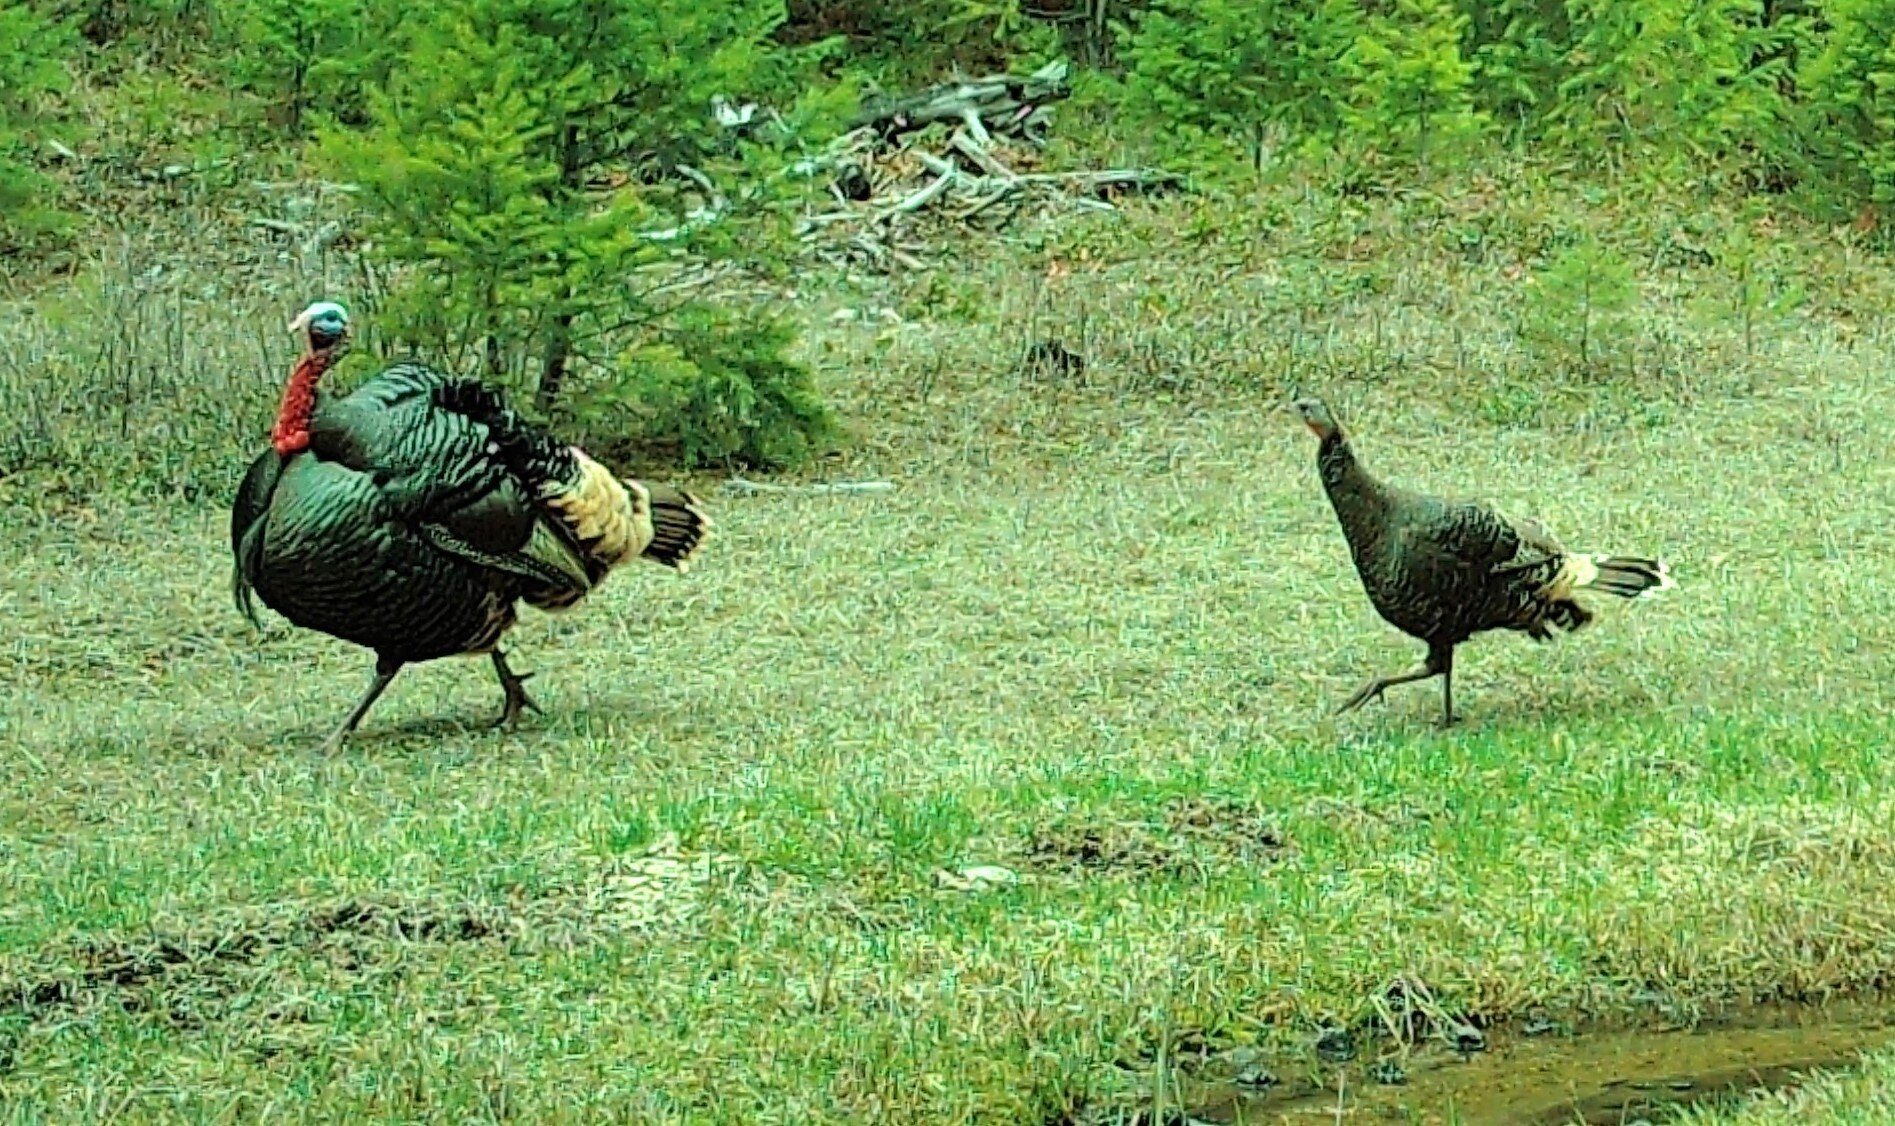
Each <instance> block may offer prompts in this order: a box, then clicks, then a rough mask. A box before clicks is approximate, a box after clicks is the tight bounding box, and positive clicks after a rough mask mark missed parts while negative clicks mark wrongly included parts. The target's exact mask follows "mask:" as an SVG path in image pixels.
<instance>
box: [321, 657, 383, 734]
mask: <svg viewBox="0 0 1895 1126" xmlns="http://www.w3.org/2000/svg"><path fill="white" fill-rule="evenodd" d="M400 671H401V662H399V661H392V662H391V661H381V660H378V661H376V662H375V675H374V677H373V678H372V679H370V680H369V683H368V689H367V690H366V691H364V692H363V693H362V698H361V699H359V700H357V701H356V702H355V708H354V710H353V711H351V712H349V718H347V719H345V720H343V721H342V726H341V727H338V728H336V729H335V733H334V734H332V735H330V736H329V738H327V739H324V740H323V741H322V753H323V754H325V755H333V754H335V753H336V752H337V751H339V750H341V749H342V744H343V742H344V741H345V740H347V739H348V737H349V733H350V732H351V731H354V730H355V726H356V724H358V723H361V722H362V717H363V716H365V715H367V714H368V710H369V709H370V708H372V707H374V706H375V701H376V700H379V699H381V696H382V693H383V692H385V691H387V689H388V684H389V682H390V681H392V680H394V679H395V674H396V673H398V672H400Z"/></svg>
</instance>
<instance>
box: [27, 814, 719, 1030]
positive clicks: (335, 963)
mask: <svg viewBox="0 0 1895 1126" xmlns="http://www.w3.org/2000/svg"><path fill="white" fill-rule="evenodd" d="M718 859H720V858H716V857H710V856H698V857H687V856H685V855H683V854H682V853H681V852H680V850H679V848H678V840H677V838H676V836H675V835H670V836H666V837H665V838H662V839H660V840H659V841H658V842H656V843H655V844H654V845H652V846H651V847H650V848H649V849H647V850H646V851H645V852H644V853H643V854H640V855H636V856H631V857H626V858H621V859H617V860H615V861H612V862H610V863H609V864H608V865H607V866H606V867H605V870H604V871H601V872H599V873H597V875H596V876H595V877H594V878H591V879H588V880H585V881H584V882H582V883H579V884H575V885H570V886H564V887H554V888H549V889H542V890H540V891H538V892H536V893H534V894H530V895H529V894H520V895H516V896H514V897H512V898H511V899H509V900H507V901H505V902H498V903H451V902H442V901H437V900H426V899H419V898H413V899H402V898H397V897H387V898H377V899H370V898H351V899H345V900H338V901H332V902H326V903H314V904H278V905H273V906H271V907H268V908H263V909H252V910H245V911H242V912H233V913H230V914H228V915H224V916H220V917H217V918H214V919H208V920H204V921H201V922H198V923H195V924H189V925H184V926H181V927H180V928H179V929H178V930H177V931H175V932H172V933H156V934H151V935H146V936H140V937H138V938H135V939H133V938H124V937H119V936H110V935H108V936H102V937H87V938H81V939H78V940H75V941H73V942H72V943H70V944H68V945H66V946H64V947H62V948H59V949H53V950H47V951H42V952H41V954H40V955H39V956H38V957H36V958H34V959H33V960H32V961H33V965H31V966H28V967H21V968H19V969H17V970H12V971H11V972H6V973H4V974H0V1018H5V1017H8V1016H24V1017H25V1018H26V1019H27V1020H28V1021H29V1022H36V1021H42V1020H47V1019H51V1018H52V1017H54V1016H55V1015H56V1014H58V1013H61V1012H65V1011H71V1010H75V1009H85V1008H89V1007H92V1006H94V1005H98V1004H101V1003H105V1004H116V1005H118V1006H119V1007H121V1008H124V1009H126V1010H128V1011H133V1012H157V1013H159V1014H161V1015H164V1016H166V1017H167V1018H168V1019H170V1020H171V1022H172V1023H173V1024H177V1025H181V1026H190V1025H196V1024H201V1023H203V1022H204V1019H205V1017H206V1014H207V1013H209V1012H212V1011H214V1009H215V1007H216V1002H218V1001H219V1000H220V999H222V998H224V997H227V996H229V995H231V994H233V993H237V992H250V991H252V990H253V989H254V988H255V987H256V986H257V985H258V984H259V982H258V981H256V980H254V979H256V978H258V977H259V976H263V977H267V976H268V973H269V971H268V966H269V965H270V964H271V963H274V962H277V961H280V960H281V959H282V958H284V957H285V956H288V957H292V958H296V959H303V960H311V959H313V960H318V961H322V962H324V963H326V964H328V965H329V966H331V967H332V968H334V969H336V970H338V971H340V972H342V973H345V974H346V973H359V972H364V971H366V970H368V969H369V968H370V967H372V966H375V965H377V964H381V963H386V962H391V961H398V960H399V958H400V957H401V955H402V952H403V950H404V949H411V948H413V947H415V946H417V945H438V944H445V943H470V942H492V943H498V944H502V945H504V946H505V947H506V948H508V949H526V950H530V949H534V948H542V949H543V948H546V947H549V946H552V947H571V946H575V945H578V944H581V943H584V942H587V941H595V940H598V939H600V938H603V937H606V936H609V935H620V934H625V933H628V932H651V933H671V932H672V930H673V928H675V927H677V926H680V925H682V924H683V923H685V922H686V921H687V919H688V918H689V916H690V915H691V913H692V911H693V909H694V908H695V906H696V904H697V902H698V898H699V896H700V894H701V893H702V891H703V889H704V887H705V885H706V884H707V883H708V882H709V879H710V875H711V872H712V869H713V865H714V862H715V861H716V860H718Z"/></svg>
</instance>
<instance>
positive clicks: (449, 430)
mask: <svg viewBox="0 0 1895 1126" xmlns="http://www.w3.org/2000/svg"><path fill="white" fill-rule="evenodd" d="M290 331H291V333H298V332H301V333H304V334H305V335H306V349H305V351H304V353H303V355H302V357H301V358H300V359H299V360H298V361H297V364H296V367H295V370H294V371H293V372H292V373H291V375H290V378H289V382H288V384H287V385H286V386H285V387H284V389H283V402H282V408H281V410H280V411H279V412H278V414H277V419H276V426H275V428H274V429H273V430H272V432H271V436H270V440H271V446H272V448H271V449H268V450H265V451H264V452H263V453H262V454H261V455H260V456H258V458H257V459H256V460H255V461H254V462H252V463H251V465H250V470H249V472H248V473H246V474H245V475H244V479H243V484H242V485H241V486H240V487H239V489H238V491H237V497H236V501H235V503H234V504H233V505H232V509H231V519H230V547H231V553H232V555H233V557H234V559H235V565H234V568H233V573H232V576H231V587H232V593H233V595H234V597H235V598H236V602H237V608H238V609H239V610H240V611H242V612H243V614H244V615H245V616H246V617H248V618H249V619H250V621H251V622H252V623H253V624H255V623H256V621H257V616H256V611H255V609H254V607H253V606H252V605H251V599H250V595H251V591H253V590H254V591H255V592H256V593H257V594H258V595H260V596H261V597H262V599H263V602H264V604H265V605H267V606H269V607H270V608H271V609H273V610H275V611H276V612H278V613H279V614H282V615H283V616H284V617H285V618H288V619H289V620H290V621H291V622H293V623H294V624H296V625H298V626H302V627H304V628H307V629H314V630H320V631H321V632H323V633H326V634H329V635H330V636H332V637H339V638H341V639H343V640H345V641H352V642H354V643H355V644H357V645H361V646H364V647H366V648H368V649H371V650H373V651H374V653H375V674H374V677H373V679H372V680H371V681H370V682H369V686H368V689H367V690H366V691H365V692H364V693H363V694H362V697H361V699H360V700H359V701H358V702H357V703H356V705H355V708H354V710H352V711H351V712H350V713H349V715H348V718H347V719H345V720H344V721H343V722H342V725H341V727H339V728H337V730H336V732H335V733H334V734H333V735H331V736H330V737H329V739H328V741H327V742H325V743H324V749H325V750H331V751H333V750H335V749H336V748H337V747H339V746H340V745H341V742H342V740H343V739H344V737H346V736H347V735H348V733H349V732H351V731H353V730H354V729H355V726H356V724H358V723H360V722H361V720H362V717H363V716H364V715H366V714H367V713H368V710H369V708H370V707H371V706H373V704H374V703H375V700H376V698H377V697H379V696H380V695H381V694H382V692H383V690H385V689H386V688H387V687H388V684H389V682H390V681H392V680H393V679H394V678H395V674H396V673H397V672H398V671H400V669H401V667H402V666H403V665H406V664H411V663H414V662H417V661H429V660H434V659H436V658H439V657H449V656H456V655H460V654H480V653H485V654H488V655H489V656H490V657H491V659H492V661H493V667H494V672H495V673H496V674H498V676H499V678H500V686H501V689H502V690H503V691H504V692H505V693H506V707H505V709H504V711H503V712H502V713H501V716H500V722H501V723H502V724H505V723H508V722H511V721H512V720H514V719H516V718H517V717H518V716H519V714H520V712H521V710H522V709H524V708H535V709H536V710H537V708H536V705H535V704H534V703H533V701H532V700H531V699H530V698H528V696H527V694H526V690H525V687H524V683H525V681H526V679H527V676H519V675H515V674H514V672H513V670H512V669H511V668H509V667H508V665H507V659H506V655H505V654H504V653H503V652H502V650H501V649H500V639H501V637H502V636H503V635H504V634H505V633H506V632H507V630H508V629H509V628H511V627H512V625H513V623H514V620H515V603H516V602H518V601H522V600H523V601H525V602H527V603H528V604H529V605H533V606H537V607H539V608H541V609H546V610H558V609H564V608H567V607H570V606H572V605H574V604H575V603H577V602H578V601H579V600H580V599H581V598H583V597H585V595H586V594H587V593H588V592H590V591H591V590H592V589H593V588H594V587H596V586H598V584H599V583H600V582H601V581H602V580H603V579H604V578H605V576H606V574H607V572H609V571H610V570H611V569H612V568H614V567H616V566H618V565H619V564H620V563H623V562H625V561H627V560H629V559H632V558H634V557H643V558H646V559H650V560H652V561H653V562H656V563H660V564H663V565H664V566H667V567H672V568H674V569H676V570H677V571H679V572H680V573H682V572H683V571H685V570H686V568H687V566H688V564H689V561H690V559H691V557H692V556H693V555H694V554H695V553H696V552H697V550H698V548H699V547H701V546H702V545H703V543H704V540H705V538H706V537H707V536H708V535H709V533H710V529H711V520H710V517H709V516H708V515H706V514H705V512H704V511H703V509H702V508H700V507H699V505H698V502H697V500H696V498H694V497H692V496H691V495H690V494H689V493H686V492H684V491H682V490H680V489H674V488H671V487H670V486H667V485H658V484H650V483H646V482H640V481H633V480H625V481H620V480H618V479H616V478H614V477H613V476H612V474H611V473H609V472H608V471H606V469H605V468H604V467H603V466H601V465H600V464H599V463H598V462H596V461H594V460H592V459H591V458H590V457H587V456H586V455H585V453H583V452H582V451H580V450H579V449H577V448H576V447H572V446H563V445H560V444H559V443H557V442H555V441H553V440H552V439H551V438H550V437H548V436H546V435H545V434H544V433H542V432H541V431H540V430H538V429H537V428H535V427H533V426H532V425H530V424H529V423H527V422H526V421H525V420H524V419H522V418H520V417H519V416H518V415H516V414H515V413H514V412H513V411H512V410H510V409H509V408H508V406H507V404H506V402H505V401H504V400H503V399H502V398H501V397H500V396H499V395H497V394H496V393H494V392H493V391H491V390H489V389H487V388H486V387H483V386H482V385H481V384H479V383H478V382H475V381H473V380H463V379H453V378H449V377H448V376H445V375H442V374H441V373H439V372H436V371H433V370H431V369H429V368H427V367H424V366H422V365H420V364H415V363H400V364H396V365H394V366H393V367H390V368H388V369H386V370H385V371H383V372H382V373H381V374H379V375H376V376H373V377H371V378H370V379H369V380H367V381H366V382H364V383H363V384H362V385H361V386H360V387H358V388H357V389H356V390H355V391H354V392H352V393H351V394H349V395H347V396H345V397H343V398H340V399H328V398H326V397H322V396H319V395H318V393H317V385H318V384H319V383H320V381H321V380H322V377H323V374H324V372H326V371H328V370H329V368H330V367H331V366H332V365H333V364H334V363H335V362H336V360H337V359H339V358H340V357H341V356H342V354H343V353H344V352H345V351H346V350H347V348H348V340H349V320H348V314H347V312H345V311H344V309H343V308H342V306H340V305H338V304H336V303H334V302H329V301H322V302H317V303H316V304H314V305H311V306H310V307H309V308H307V309H305V310H303V312H302V314H301V315H299V316H298V317H297V318H296V319H295V320H294V321H293V322H292V323H291V324H290ZM527 675H528V676H530V675H531V674H527Z"/></svg>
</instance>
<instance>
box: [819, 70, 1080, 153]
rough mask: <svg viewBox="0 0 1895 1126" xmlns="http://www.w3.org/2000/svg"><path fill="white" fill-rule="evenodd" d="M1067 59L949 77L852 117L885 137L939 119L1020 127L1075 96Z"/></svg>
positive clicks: (855, 123) (854, 124)
mask: <svg viewBox="0 0 1895 1126" xmlns="http://www.w3.org/2000/svg"><path fill="white" fill-rule="evenodd" d="M1066 74H1067V66H1066V63H1065V62H1064V61H1063V60H1061V61H1055V62H1052V63H1048V64H1047V65H1046V66H1043V67H1041V68H1040V69H1039V70H1036V71H1034V72H1033V73H1032V74H1028V75H1017V74H995V75H989V76H988V77H986V78H974V79H969V80H967V81H963V82H947V83H943V84H941V85H939V86H931V87H929V88H928V89H926V90H922V91H919V92H917V93H914V94H908V95H905V96H901V97H893V98H877V99H871V100H870V101H869V102H868V103H867V104H866V105H864V106H863V107H862V110H861V112H860V113H858V114H856V116H855V120H854V121H852V122H851V123H850V125H851V127H852V128H860V127H863V126H872V127H874V128H875V130H876V132H878V133H880V134H881V135H882V136H884V137H894V136H898V135H900V134H902V133H907V132H911V131H913V130H915V129H919V128H921V127H922V126H924V125H928V124H931V123H933V122H936V121H958V122H961V123H963V124H966V123H968V122H969V121H970V119H971V121H972V122H973V123H974V124H973V125H972V126H970V129H972V128H978V129H980V130H981V132H983V133H984V132H986V131H987V130H1007V131H1017V130H1018V129H1019V127H1020V126H1021V125H1022V124H1023V123H1024V122H1025V121H1026V120H1027V119H1028V118H1030V117H1031V116H1032V115H1033V113H1034V112H1035V111H1037V110H1038V109H1040V108H1041V107H1043V106H1045V105H1046V104H1047V103H1048V102H1056V101H1059V100H1061V99H1063V98H1067V97H1070V96H1071V94H1072V86H1071V85H1070V84H1068V83H1067V81H1066Z"/></svg>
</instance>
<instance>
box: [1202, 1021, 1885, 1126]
mask: <svg viewBox="0 0 1895 1126" xmlns="http://www.w3.org/2000/svg"><path fill="white" fill-rule="evenodd" d="M1487 1041H1488V1047H1487V1049H1486V1050H1485V1051H1482V1052H1479V1053H1477V1054H1474V1055H1470V1056H1461V1055H1458V1054H1456V1053H1454V1052H1453V1051H1451V1050H1449V1049H1448V1048H1446V1047H1445V1046H1442V1045H1439V1044H1436V1045H1432V1046H1429V1047H1426V1048H1422V1049H1418V1050H1416V1051H1414V1052H1412V1053H1410V1055H1409V1056H1408V1057H1407V1058H1406V1059H1405V1060H1402V1059H1391V1060H1377V1059H1374V1058H1370V1057H1368V1056H1366V1055H1365V1057H1364V1058H1360V1059H1357V1060H1356V1061H1354V1062H1352V1063H1350V1064H1348V1065H1346V1066H1343V1067H1340V1068H1335V1069H1326V1074H1327V1075H1328V1076H1329V1079H1328V1083H1327V1089H1318V1088H1316V1087H1315V1086H1314V1085H1313V1084H1307V1083H1306V1084H1300V1085H1292V1084H1290V1083H1287V1082H1286V1083H1284V1084H1282V1085H1280V1086H1274V1087H1270V1088H1267V1089H1264V1090H1255V1089H1254V1088H1242V1087H1239V1086H1237V1085H1236V1084H1234V1083H1230V1082H1225V1083H1222V1084H1216V1083H1204V1082H1196V1083H1193V1082H1190V1081H1187V1082H1186V1083H1185V1084H1184V1085H1183V1088H1182V1090H1181V1091H1180V1094H1182V1095H1183V1096H1185V1102H1186V1105H1187V1106H1190V1107H1191V1108H1192V1109H1191V1110H1190V1111H1189V1112H1188V1113H1189V1117H1190V1118H1191V1119H1195V1120H1197V1121H1200V1122H1214V1123H1245V1124H1248V1126H1266V1124H1268V1126H1276V1124H1279V1123H1312V1122H1316V1121H1319V1120H1328V1121H1338V1120H1341V1121H1348V1122H1382V1121H1386V1122H1404V1123H1455V1124H1456V1126H1503V1124H1505V1126H1516V1124H1517V1126H1570V1124H1573V1123H1586V1124H1587V1126H1606V1124H1608V1123H1610V1124H1612V1126H1621V1124H1624V1123H1631V1122H1637V1121H1639V1120H1641V1119H1650V1120H1653V1121H1664V1120H1665V1119H1666V1118H1667V1117H1668V1115H1667V1111H1668V1110H1670V1109H1672V1108H1678V1107H1683V1106H1687V1105H1690V1104H1693V1103H1703V1102H1710V1101H1714V1100H1717V1099H1723V1098H1729V1097H1731V1096H1733V1095H1738V1094H1742V1093H1743V1092H1745V1091H1754V1090H1759V1089H1771V1090H1775V1089H1780V1088H1784V1087H1790V1086H1794V1085H1795V1084H1796V1083H1797V1082H1798V1081H1799V1079H1800V1077H1801V1076H1803V1075H1805V1074H1807V1073H1809V1072H1812V1071H1818V1070H1830V1069H1835V1068H1843V1067H1848V1066H1851V1065H1852V1064H1854V1063H1855V1062H1856V1059H1857V1057H1858V1055H1859V1054H1860V1053H1862V1052H1863V1051H1865V1050H1867V1049H1871V1048H1875V1047H1879V1046H1881V1045H1884V1044H1889V1043H1892V1042H1895V1006H1892V1005H1890V1004H1887V1003H1883V1004H1868V1003H1854V1002H1852V1003H1836V1004H1831V1005H1827V1006H1820V1007H1819V1006H1815V1005H1808V1006H1775V1007H1770V1008H1757V1009H1752V1010H1750V1011H1748V1012H1745V1013H1742V1014H1740V1015H1737V1016H1733V1017H1730V1018H1727V1019H1723V1020H1717V1021H1707V1022H1706V1023H1705V1024H1702V1025H1700V1026H1699V1027H1697V1028H1696V1029H1693V1030H1689V1031H1687V1030H1672V1031H1650V1030H1646V1031H1623V1032H1588V1033H1582V1034H1580V1035H1577V1036H1571V1035H1561V1034H1558V1033H1552V1034H1548V1035H1544V1036H1538V1037H1533V1036H1526V1035H1522V1034H1520V1033H1518V1032H1514V1033H1502V1032H1495V1033H1490V1034H1489V1035H1488V1036H1487ZM1391 1064H1394V1065H1398V1066H1391ZM1378 1076H1379V1078H1381V1079H1383V1080H1387V1079H1390V1078H1401V1079H1402V1080H1403V1081H1402V1082H1399V1083H1388V1082H1377V1078H1376V1077H1378ZM1286 1078H1287V1076H1286ZM1339 1079H1340V1080H1341V1082H1340V1086H1341V1090H1342V1095H1341V1099H1340V1103H1341V1117H1340V1119H1338V1113H1337V1109H1338V1106H1337V1104H1338V1098H1337V1088H1338V1080H1339Z"/></svg>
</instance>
